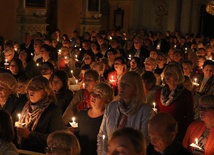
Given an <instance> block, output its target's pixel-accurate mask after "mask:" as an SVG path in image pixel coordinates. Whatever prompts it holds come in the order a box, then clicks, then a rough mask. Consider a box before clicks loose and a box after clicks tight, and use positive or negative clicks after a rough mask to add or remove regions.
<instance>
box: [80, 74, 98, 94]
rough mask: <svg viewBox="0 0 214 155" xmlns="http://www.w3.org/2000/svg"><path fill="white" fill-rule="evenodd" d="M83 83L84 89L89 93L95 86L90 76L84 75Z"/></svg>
mask: <svg viewBox="0 0 214 155" xmlns="http://www.w3.org/2000/svg"><path fill="white" fill-rule="evenodd" d="M83 81H84V83H85V89H87V90H88V91H89V92H92V90H93V88H94V86H95V85H96V83H97V82H96V81H95V79H94V78H93V77H92V76H91V75H85V77H84V80H83Z"/></svg>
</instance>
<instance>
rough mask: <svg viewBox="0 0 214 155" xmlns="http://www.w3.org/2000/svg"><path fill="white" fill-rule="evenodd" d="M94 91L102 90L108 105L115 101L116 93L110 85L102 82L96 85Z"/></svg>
mask: <svg viewBox="0 0 214 155" xmlns="http://www.w3.org/2000/svg"><path fill="white" fill-rule="evenodd" d="M93 89H94V90H100V91H101V92H102V95H103V97H104V98H105V100H106V102H107V103H109V102H110V101H112V100H113V97H114V92H113V89H112V88H111V87H110V86H109V85H108V84H106V83H103V82H101V83H98V84H96V85H95V86H94V88H93Z"/></svg>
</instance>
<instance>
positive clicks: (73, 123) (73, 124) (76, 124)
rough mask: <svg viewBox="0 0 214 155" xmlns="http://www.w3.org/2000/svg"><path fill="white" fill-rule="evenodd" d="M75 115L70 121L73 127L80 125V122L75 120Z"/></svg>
mask: <svg viewBox="0 0 214 155" xmlns="http://www.w3.org/2000/svg"><path fill="white" fill-rule="evenodd" d="M75 119H76V118H75V117H72V122H69V123H70V125H71V126H72V127H73V128H77V127H78V123H77V122H75Z"/></svg>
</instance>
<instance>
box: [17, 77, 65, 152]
mask: <svg viewBox="0 0 214 155" xmlns="http://www.w3.org/2000/svg"><path fill="white" fill-rule="evenodd" d="M27 93H28V96H29V101H28V102H27V103H26V104H25V106H24V108H23V109H22V112H21V117H20V120H19V122H20V123H24V126H23V127H20V126H19V127H17V135H18V136H19V142H18V143H19V144H20V148H21V149H24V150H30V151H36V152H44V146H46V139H47V136H48V134H50V133H51V132H53V131H56V130H62V129H63V122H62V117H61V116H62V114H61V111H60V110H59V108H58V107H57V106H56V105H55V103H56V99H55V94H54V92H53V90H52V88H51V85H50V83H49V81H48V80H47V79H46V78H44V77H41V76H38V77H35V78H33V79H32V80H31V81H30V83H29V85H28V87H27Z"/></svg>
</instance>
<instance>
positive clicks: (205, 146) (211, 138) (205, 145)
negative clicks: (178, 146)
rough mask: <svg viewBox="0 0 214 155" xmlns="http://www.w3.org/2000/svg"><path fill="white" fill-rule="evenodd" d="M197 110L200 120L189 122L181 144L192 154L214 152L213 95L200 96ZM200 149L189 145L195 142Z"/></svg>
mask: <svg viewBox="0 0 214 155" xmlns="http://www.w3.org/2000/svg"><path fill="white" fill-rule="evenodd" d="M198 109H199V112H200V118H201V121H195V122H193V123H191V124H190V126H189V127H188V129H187V132H186V135H185V137H184V140H183V146H184V147H185V148H187V149H188V150H189V151H191V152H192V153H193V154H199V155H202V154H203V155H213V154H214V147H213V142H214V135H213V134H214V123H213V122H214V95H207V96H203V97H201V99H200V100H199V107H198ZM196 139H197V140H198V146H199V147H200V148H201V149H197V148H194V147H191V146H190V144H191V143H196Z"/></svg>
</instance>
